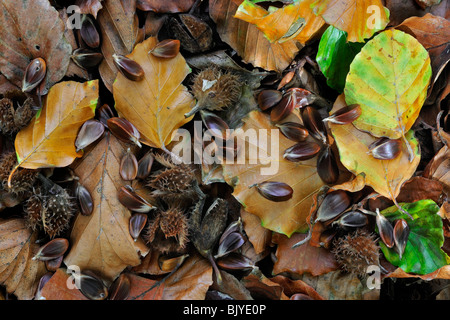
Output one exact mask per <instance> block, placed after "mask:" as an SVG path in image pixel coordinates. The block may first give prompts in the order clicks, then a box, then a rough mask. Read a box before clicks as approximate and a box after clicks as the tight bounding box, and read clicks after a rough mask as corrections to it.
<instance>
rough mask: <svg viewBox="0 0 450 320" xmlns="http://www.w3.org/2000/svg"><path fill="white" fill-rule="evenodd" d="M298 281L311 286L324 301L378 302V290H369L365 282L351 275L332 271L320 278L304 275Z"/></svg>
mask: <svg viewBox="0 0 450 320" xmlns="http://www.w3.org/2000/svg"><path fill="white" fill-rule="evenodd" d="M299 280H302V281H304V282H305V283H307V284H308V285H309V286H311V287H312V288H313V289H314V290H315V291H316V292H317V293H318V294H320V296H322V297H323V298H324V299H326V300H379V299H380V290H377V289H369V287H368V285H367V283H366V281H364V280H362V281H361V280H360V279H359V278H358V276H357V275H355V274H353V273H344V272H341V271H332V272H328V273H326V274H323V275H321V276H316V277H315V276H312V275H310V274H309V273H304V274H303V275H301V276H300V278H299Z"/></svg>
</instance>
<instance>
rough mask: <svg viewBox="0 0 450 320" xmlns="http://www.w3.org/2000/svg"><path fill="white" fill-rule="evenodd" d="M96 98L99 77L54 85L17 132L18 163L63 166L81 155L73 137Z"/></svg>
mask: <svg viewBox="0 0 450 320" xmlns="http://www.w3.org/2000/svg"><path fill="white" fill-rule="evenodd" d="M97 99H98V80H94V81H89V82H85V83H78V82H72V81H69V82H61V83H58V84H56V85H54V86H53V87H52V88H51V89H50V91H49V93H48V95H47V97H46V99H45V102H44V106H43V107H42V108H41V110H40V111H38V113H37V114H36V116H35V117H34V118H33V120H32V121H31V123H30V124H29V125H28V126H27V127H26V128H24V129H22V130H21V131H20V132H19V133H18V134H17V136H16V140H15V147H16V152H17V159H18V162H19V166H20V167H22V168H28V169H37V168H44V167H65V166H68V165H69V164H71V163H72V162H73V160H75V158H77V157H80V156H81V155H82V153H78V152H76V148H75V140H76V138H77V134H78V130H79V129H80V127H81V126H82V125H83V123H84V122H85V121H87V120H89V119H92V118H93V117H94V115H95V107H96V106H97Z"/></svg>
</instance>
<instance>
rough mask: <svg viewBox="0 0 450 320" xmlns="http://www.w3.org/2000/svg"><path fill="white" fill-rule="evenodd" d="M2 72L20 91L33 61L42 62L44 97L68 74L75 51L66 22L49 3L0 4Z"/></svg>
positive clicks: (42, 0)
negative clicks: (68, 39)
mask: <svg viewBox="0 0 450 320" xmlns="http://www.w3.org/2000/svg"><path fill="white" fill-rule="evenodd" d="M0 25H1V26H2V32H1V34H0V51H1V52H2V54H1V56H0V72H1V73H2V74H3V75H4V76H5V77H6V78H7V79H8V80H9V81H10V82H11V83H13V84H14V85H16V86H18V87H21V86H22V79H23V77H24V72H25V69H26V68H27V66H28V64H29V63H30V61H31V60H33V59H35V58H42V59H43V60H44V61H45V62H46V64H47V76H46V77H45V79H44V82H45V83H44V85H43V89H42V90H40V91H41V92H40V94H41V95H44V94H46V93H47V92H48V90H49V89H50V87H51V86H53V85H54V84H55V83H57V82H58V81H60V80H61V79H62V78H63V77H64V75H65V74H66V71H67V68H68V66H69V62H70V54H71V53H72V47H71V45H70V44H69V43H68V42H67V40H66V39H65V37H64V22H63V20H61V19H60V17H59V14H58V11H56V9H55V8H54V7H52V6H51V5H50V2H49V1H48V0H36V1H21V4H20V5H18V3H17V1H15V0H5V1H2V2H1V4H0Z"/></svg>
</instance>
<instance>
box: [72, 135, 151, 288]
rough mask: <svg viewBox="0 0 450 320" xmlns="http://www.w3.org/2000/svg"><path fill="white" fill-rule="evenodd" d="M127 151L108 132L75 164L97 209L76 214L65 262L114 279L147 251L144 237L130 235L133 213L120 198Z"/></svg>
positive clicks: (80, 179) (123, 183) (75, 168)
mask: <svg viewBox="0 0 450 320" xmlns="http://www.w3.org/2000/svg"><path fill="white" fill-rule="evenodd" d="M125 152H126V147H125V146H124V145H122V144H121V143H120V142H119V140H117V139H116V138H115V137H114V136H113V135H110V134H107V135H105V136H104V137H103V139H102V140H100V142H99V143H97V145H96V146H95V148H93V149H91V150H90V151H89V152H88V153H86V154H85V156H84V157H83V159H82V160H81V161H79V162H78V163H76V165H75V166H74V168H73V169H74V171H75V174H76V175H77V176H78V177H79V182H80V183H81V184H83V186H85V187H86V189H87V190H88V191H89V192H90V194H91V195H92V199H93V201H94V211H93V212H92V214H91V215H90V216H84V215H78V216H77V217H76V219H75V223H74V226H73V229H72V233H71V235H70V242H71V245H72V248H71V250H70V252H69V253H68V255H67V256H66V258H65V259H64V263H65V264H66V265H78V266H79V267H80V268H81V269H82V270H84V269H88V270H92V271H94V272H97V273H98V274H101V275H102V276H103V277H104V278H105V280H112V279H114V278H115V277H116V276H117V275H118V274H119V273H120V272H122V270H123V269H124V268H125V267H127V266H135V265H138V264H139V263H140V256H141V255H143V256H145V255H146V254H147V253H148V249H147V248H146V246H145V245H144V243H143V241H141V240H138V241H136V242H135V241H134V239H133V238H132V237H131V235H130V233H129V231H128V225H129V221H130V217H131V213H130V211H129V210H128V209H126V208H125V207H124V206H122V205H121V204H120V203H119V200H118V198H117V194H118V191H119V189H120V188H121V187H123V186H124V185H125V181H124V180H122V179H121V177H120V174H119V167H120V159H121V158H122V156H123V155H124V154H125Z"/></svg>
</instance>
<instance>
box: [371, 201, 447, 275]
mask: <svg viewBox="0 0 450 320" xmlns="http://www.w3.org/2000/svg"><path fill="white" fill-rule="evenodd" d="M400 205H401V206H402V207H403V208H404V210H406V211H407V212H409V214H411V215H412V217H413V218H414V220H412V219H410V218H409V217H408V216H407V215H406V214H403V213H401V212H400V210H398V208H397V207H396V206H393V207H390V208H387V209H385V210H383V211H381V214H382V215H384V217H386V218H387V219H388V220H389V221H390V222H391V223H393V222H394V221H396V220H398V219H405V220H406V222H407V223H408V226H409V228H410V234H409V236H408V241H407V244H406V247H405V251H404V252H403V255H402V257H401V258H400V257H399V254H398V252H397V251H396V250H395V248H388V247H387V246H386V245H385V244H384V243H383V242H381V241H379V244H380V247H381V250H382V251H383V254H384V256H385V257H386V259H387V260H388V261H389V262H390V263H392V264H393V265H395V266H397V267H400V268H401V269H402V270H403V271H405V272H407V273H415V274H421V275H424V274H428V273H432V272H434V271H436V270H438V269H439V268H442V267H444V266H446V265H447V264H448V260H449V257H448V256H447V254H446V253H445V252H444V251H443V250H442V249H441V247H442V245H443V244H444V235H443V229H442V226H443V223H442V219H441V217H440V216H439V215H438V214H437V213H438V211H439V207H438V206H437V204H436V203H435V202H434V201H432V200H419V201H416V202H414V203H401V204H400Z"/></svg>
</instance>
